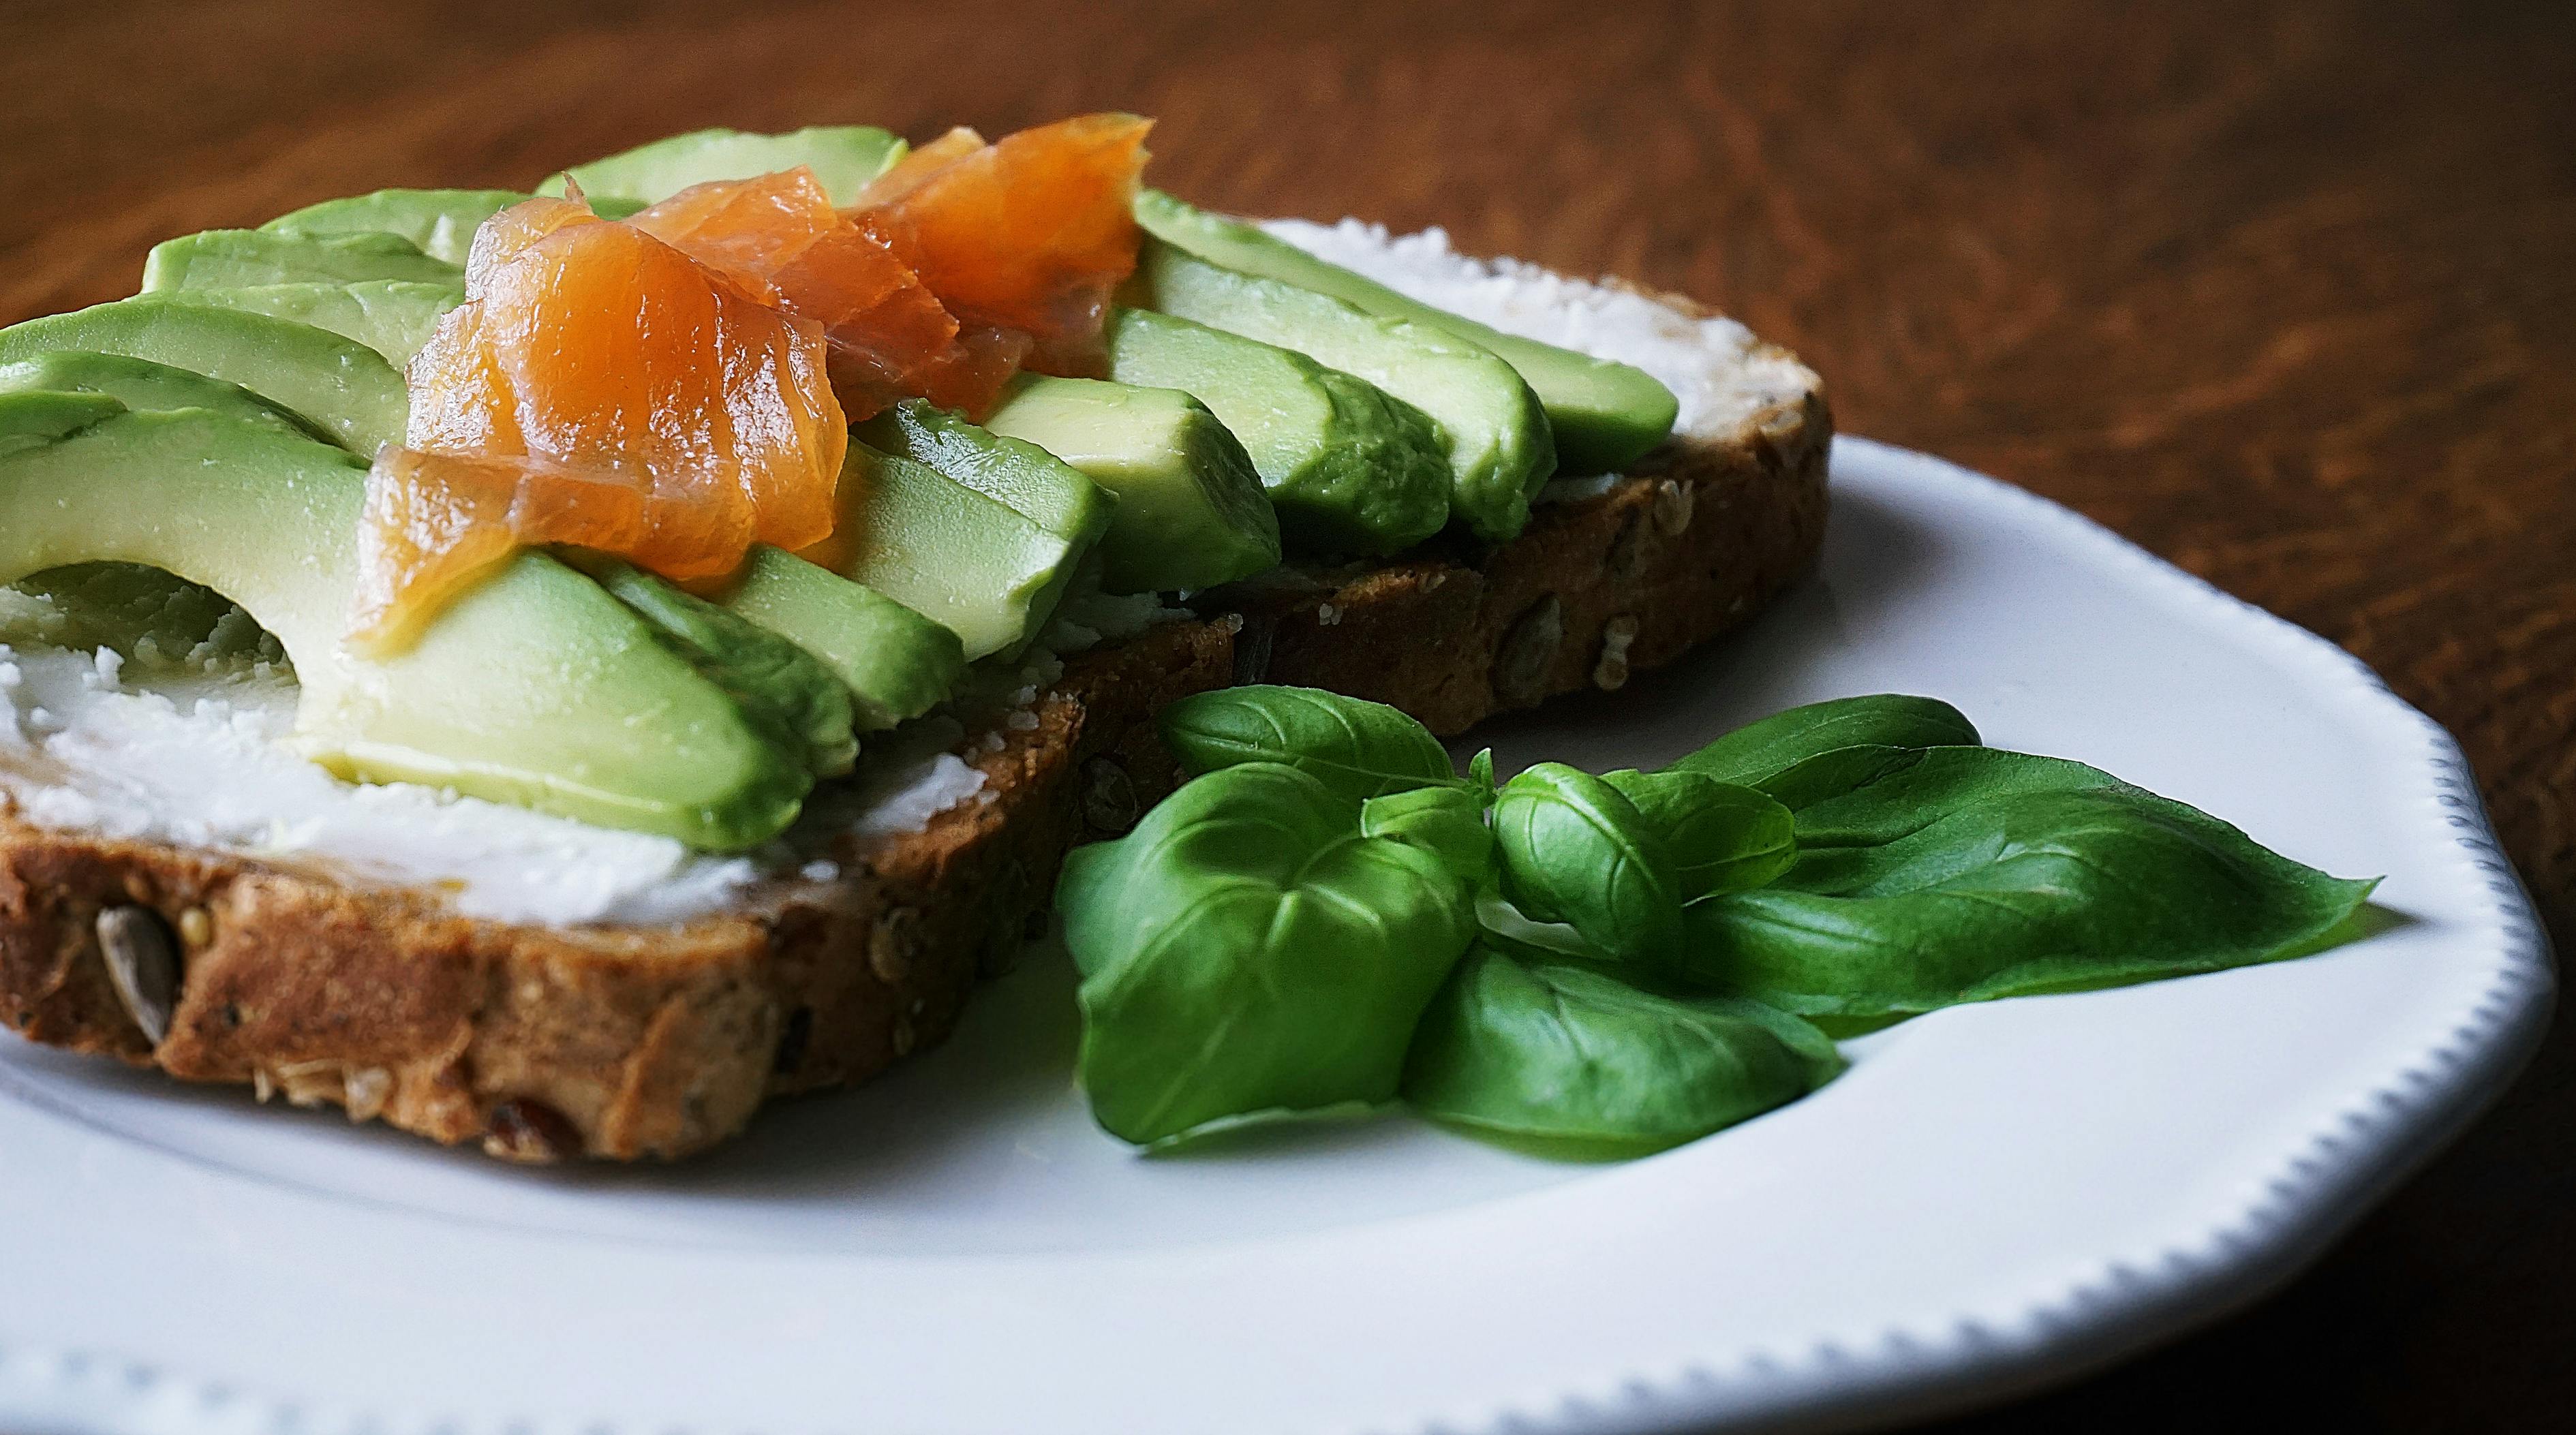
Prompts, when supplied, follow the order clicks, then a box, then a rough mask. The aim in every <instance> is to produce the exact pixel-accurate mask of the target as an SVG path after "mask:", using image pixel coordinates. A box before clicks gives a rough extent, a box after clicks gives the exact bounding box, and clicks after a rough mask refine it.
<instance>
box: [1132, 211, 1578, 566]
mask: <svg viewBox="0 0 2576 1435" xmlns="http://www.w3.org/2000/svg"><path fill="white" fill-rule="evenodd" d="M1134 282H1135V288H1136V292H1137V293H1138V294H1140V295H1142V296H1144V298H1145V300H1146V303H1145V307H1147V308H1151V309H1158V310H1160V311H1162V312H1163V313H1166V314H1171V315H1175V316H1177V317H1179V318H1183V319H1194V320H1196V321H1198V322H1199V323H1202V324H1208V325H1212V326H1214V327H1216V328H1219V329H1223V330H1226V331H1227V332H1229V333H1235V334H1241V335H1243V336H1244V337H1246V338H1250V339H1259V340H1261V341H1262V342H1263V343H1267V344H1277V345H1279V346H1280V347H1282V348H1287V349H1295V350H1296V351H1298V352H1299V353H1301V354H1305V355H1306V356H1308V357H1309V358H1312V359H1314V360H1315V361H1316V362H1317V363H1320V364H1324V365H1326V366H1328V367H1331V368H1335V369H1340V370H1341V371H1343V372H1344V373H1347V374H1352V375H1355V376H1357V377H1359V378H1363V379H1366V380H1368V381H1369V382H1370V383H1372V384H1375V385H1377V386H1378V387H1379V388H1382V389H1384V390H1386V391H1387V392H1388V393H1390V394H1393V395H1395V396H1396V397H1397V398H1399V399H1402V400H1404V401H1405V402H1406V403H1409V404H1412V405H1413V406H1414V407H1416V408H1419V409H1421V410H1422V411H1423V412H1424V413H1426V414H1429V415H1430V416H1431V417H1432V419H1433V421H1434V422H1436V423H1438V424H1439V425H1440V428H1441V431H1442V433H1443V434H1444V435H1445V436H1446V437H1447V438H1448V440H1449V509H1450V512H1451V514H1452V515H1453V516H1455V517H1457V518H1459V519H1461V520H1463V521H1464V522H1465V523H1466V524H1467V526H1468V527H1469V528H1471V529H1473V530H1474V531H1475V532H1476V534H1477V535H1478V536H1479V537H1483V538H1488V539H1493V540H1496V541H1500V540H1503V539H1508V538H1511V537H1513V536H1515V535H1517V534H1518V533H1519V532H1520V531H1521V528H1522V527H1523V526H1524V525H1525V524H1527V523H1528V522H1529V500H1530V496H1531V495H1532V494H1535V493H1536V492H1538V489H1539V485H1541V484H1543V483H1545V482H1546V481H1547V476H1548V475H1549V474H1551V473H1554V472H1555V471H1556V448H1555V440H1554V439H1553V438H1552V437H1551V436H1550V434H1549V431H1548V426H1547V414H1546V411H1545V410H1543V409H1541V408H1540V407H1539V402H1538V395H1536V394H1534V393H1532V392H1530V387H1529V385H1528V384H1527V383H1525V382H1523V381H1522V379H1521V376H1520V375H1519V374H1517V373H1515V372H1513V370H1512V366H1511V365H1509V364H1506V363H1504V362H1503V361H1502V360H1500V359H1498V358H1496V357H1494V356H1493V354H1492V353H1490V352H1488V351H1487V350H1485V349H1483V348H1481V347H1479V346H1478V345H1475V344H1471V343H1468V342H1467V341H1466V340H1464V339H1461V338H1458V337H1457V336H1456V335H1454V334H1450V333H1447V332H1445V331H1443V330H1440V329H1435V328H1433V327H1431V326H1430V325H1427V324H1417V323H1414V322H1413V321H1411V320H1409V319H1389V318H1384V317H1381V316H1379V315H1376V314H1370V313H1367V312H1365V311H1363V310H1361V309H1359V308H1356V307H1354V306H1352V305H1350V304H1346V303H1343V302H1342V301H1341V300H1339V299H1335V298H1333V297H1332V296H1330V295H1328V294H1318V293H1316V292H1315V291H1314V290H1312V289H1303V288H1299V287H1298V286H1296V285H1294V284H1287V283H1282V282H1281V281H1279V280H1276V279H1264V278H1260V277H1258V276H1256V275H1251V274H1244V273H1241V272H1239V271H1236V270H1232V269H1227V268H1223V267H1221V266H1219V265H1215V264H1210V263H1208V262H1207V261H1206V260H1204V259H1200V258H1198V257H1197V256H1195V255H1193V254H1191V253H1189V252H1188V251H1186V250H1183V249H1180V248H1177V247H1175V246H1173V245H1170V244H1166V243H1163V242H1162V241H1161V240H1158V239H1152V238H1148V239H1147V240H1146V241H1145V243H1144V247H1143V250H1142V251H1141V252H1140V253H1139V255H1138V256H1137V267H1136V279H1135V281H1134Z"/></svg>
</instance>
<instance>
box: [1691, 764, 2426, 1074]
mask: <svg viewBox="0 0 2576 1435" xmlns="http://www.w3.org/2000/svg"><path fill="white" fill-rule="evenodd" d="M1797 827H1798V842H1799V852H1798V858H1797V861H1796V862H1795V863H1794V864H1793V865H1792V866H1791V868H1790V870H1789V871H1788V872H1787V873H1786V874H1785V875H1783V876H1782V877H1781V878H1780V879H1779V881H1778V882H1776V883H1775V884H1774V885H1772V886H1771V887H1768V888H1765V889H1763V890H1760V891H1754V892H1743V893H1738V894H1735V895H1732V896H1723V897H1715V898H1711V899H1709V900H1707V901H1704V902H1700V903H1698V904H1695V905H1694V906H1692V907H1691V908H1690V911H1689V924H1690V929H1691V941H1690V943H1689V945H1688V948H1687V949H1686V953H1685V957H1684V964H1685V966H1686V967H1687V968H1688V970H1689V972H1690V975H1691V977H1692V979H1693V980H1694V981H1695V982H1696V983H1699V984H1702V985H1704V986H1706V987H1707V988H1709V989H1711V990H1716V991H1722V992H1728V993H1733V994H1736V995H1742V996H1748V997H1754V998H1757V999H1760V1000H1763V1001H1768V1002H1772V1003H1774V1004H1777V1005H1779V1006H1782V1007H1785V1008H1787V1009H1788V1010H1791V1011H1795V1012H1799V1013H1802V1014H1805V1015H1808V1016H1812V1017H1817V1018H1830V1019H1833V1020H1834V1021H1835V1022H1837V1023H1843V1022H1862V1021H1871V1020H1880V1019H1886V1018H1893V1017H1902V1016H1908V1015H1912V1014H1915V1013H1919V1012H1925V1011H1930V1010H1933V1009H1935V1008H1938V1007H1943V1006H1949V1005H1952V1004H1954V1003H1958V1002H1969V1001H1985V1000H1990V999H1993V998H1996V997H2006V996H2021V995H2029V994H2035V993H2041V992H2056V991H2080V990H2086V989H2091V988H2096V987H2106V986H2119V985H2125V984H2127V983H2131V982H2139V981H2149V980H2154V979H2157V978H2161V977H2172V976H2182V975H2186V974H2189V973H2194V972H2206V971H2216V970H2220V969H2223V968H2227V967H2235V966H2245V965H2249V964H2252V963H2256V962H2265V961H2272V960H2276V959H2279V958H2282V957H2286V956H2294V955H2299V954H2302V953H2305V952H2309V951H2314V950H2316V949H2317V948H2318V947H2319V945H2320V944H2330V943H2331V942H2333V941H2335V940H2338V939H2340V937H2341V936H2342V935H2344V934H2345V933H2347V932H2349V931H2350V930H2351V928H2350V927H2349V925H2348V924H2349V923H2350V922H2351V920H2352V919H2353V917H2354V916H2355V914H2356V913H2357V912H2358V911H2359V910H2360V908H2361V906H2362V903H2363V902H2364V900H2365V899H2366V898H2367V897H2368V896H2369V894H2370V891H2371V889H2372V887H2373V886H2375V885H2376V884H2375V882H2370V881H2348V880H2344V879H2340V878H2335V877H2330V876H2328V875H2326V874H2325V873H2323V872H2319V871H2317V870H2316V869H2314V868H2311V867H2307V866H2304V865H2302V864H2300V863H2298V862H2294V861H2291V860H2290V859H2288V858H2286V857H2283V856H2281V855H2279V854H2277V853H2274V852H2272V851H2270V850H2268V849H2266V848H2264V847H2263V846H2261V845H2260V844H2258V843H2256V842H2255V841H2254V840H2253V839H2251V838H2249V837H2247V836H2246V835H2245V834H2244V833H2243V832H2241V831H2238V830H2237V829H2236V828H2234V827H2232V826H2229V825H2228V824H2227V823H2225V822H2222V821H2220V820H2218V819H2217V818H2215V817H2211V816H2209V815H2208V814H2207V813H2204V812H2200V811H2198V810H2196V809H2194V808H2191V807H2187V806H2185V805H2183V804H2181V803H2179V802H2172V801H2169V800H2167V799H2165V798H2161V797H2158V796H2156V795H2155V794H2153V793H2150V792H2146V791H2144V790H2142V789H2140V788H2136V787H2132V786H2130V785H2128V784H2127V783H2123V782H2121V781H2119V780H2118V779H2116V778H2114V777H2112V776H2111V775H2110V774H2108V773H2105V772H2102V771H2100V770H2099V769H2096V768H2090V767H2086V766H2085V765H2083V764H2082V763H2076V762H2067V761H2064V760H2062V759H2058V758H2047V757H2034V756H2029V755H2027V754H2022V753H2009V752H1998V751H1995V750H1993V749H1990V748H1936V749H1932V750H1928V751H1921V752H1917V753H1915V754H1914V755H1913V757H1912V759H1911V760H1910V761H1902V762H1891V763H1890V764H1889V765H1888V767H1887V768H1886V770H1885V771H1883V772H1881V773H1880V774H1879V775H1878V776H1877V777H1875V778H1873V779H1871V780H1870V781H1867V782H1865V783H1862V784H1861V785H1859V786H1857V787H1855V788H1853V789H1852V790H1850V791H1848V792H1844V793H1840V794H1837V795H1833V796H1829V797H1825V798H1822V799H1820V800H1818V801H1815V802H1813V803H1811V804H1809V805H1807V806H1805V807H1802V808H1800V809H1799V810H1798V813H1797Z"/></svg>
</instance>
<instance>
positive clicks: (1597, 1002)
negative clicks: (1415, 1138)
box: [1404, 943, 1843, 1157]
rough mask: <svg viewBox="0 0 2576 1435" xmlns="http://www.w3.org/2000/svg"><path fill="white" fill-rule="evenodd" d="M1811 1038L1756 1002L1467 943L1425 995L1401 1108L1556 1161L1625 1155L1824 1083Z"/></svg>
mask: <svg viewBox="0 0 2576 1435" xmlns="http://www.w3.org/2000/svg"><path fill="white" fill-rule="evenodd" d="M1842 1067H1843V1061H1842V1058H1841V1056H1840V1055H1839V1054H1838V1053H1836V1052H1835V1050H1834V1045H1833V1043H1832V1042H1831V1041H1829V1040H1827V1039H1826V1038H1825V1036H1824V1034H1823V1033H1821V1032H1819V1031H1817V1030H1816V1029H1815V1028H1814V1027H1813V1026H1811V1025H1809V1024H1808V1023H1806V1022H1804V1021H1801V1020H1800V1019H1798V1018H1797V1017H1794V1016H1791V1015H1789V1014H1787V1013H1785V1012H1781V1011H1777V1010H1774V1009H1772V1008H1770V1007H1766V1006H1763V1005H1762V1004H1760V1003H1758V1002H1750V1001H1743V1000H1738V999H1730V998H1725V997H1709V998H1694V999H1680V998H1674V997H1665V996H1657V995H1654V994H1652V993H1648V992H1643V991H1639V990H1638V989H1636V988H1635V987H1632V986H1629V985H1628V984H1626V983H1624V982H1622V981H1619V980H1618V979H1617V978H1615V977H1612V976H1609V975H1607V974H1605V973H1602V972H1599V971H1596V970H1593V969H1591V968H1588V967H1583V966H1578V965H1573V964H1567V963H1555V962H1547V961H1544V960H1523V959H1519V958H1516V957H1515V956H1512V955H1507V954H1505V953H1504V952H1501V951H1498V950H1496V949H1495V948H1493V947H1492V946H1489V945H1485V944H1483V943H1479V944H1478V945H1477V946H1475V947H1473V948H1470V949H1469V951H1468V953H1467V956H1466V958H1465V959H1464V960H1462V961H1461V962H1459V964H1458V967H1457V970H1455V971H1453V972H1451V973H1450V975H1449V980H1448V982H1447V983H1446V984H1445V985H1443V986H1442V987H1441V989H1440V994H1439V995H1438V996H1437V997H1435V998H1433V1000H1432V1003H1431V1009H1430V1010H1429V1011H1428V1012H1426V1013H1424V1015H1423V1018H1422V1026H1421V1028H1420V1030H1419V1031H1417V1032H1416V1033H1415V1035H1414V1039H1413V1050H1412V1052H1411V1054H1410V1055H1409V1056H1408V1057H1407V1058H1406V1060H1405V1069H1404V1099H1405V1100H1406V1101H1407V1102H1409V1103H1410V1104H1412V1106H1413V1107H1414V1108H1415V1109H1417V1110H1419V1111H1420V1112H1422V1114H1424V1115H1426V1116H1429V1117H1431V1118H1432V1119H1434V1120H1437V1121H1444V1122H1449V1123H1452V1124H1455V1125H1458V1126H1462V1127H1465V1128H1467V1129H1469V1130H1471V1131H1474V1132H1478V1133H1483V1134H1490V1135H1496V1136H1501V1137H1504V1138H1506V1139H1509V1140H1511V1141H1513V1142H1514V1143H1515V1144H1524V1145H1531V1144H1535V1145H1538V1146H1540V1147H1541V1148H1542V1149H1547V1150H1551V1151H1553V1152H1555V1153H1557V1154H1565V1155H1585V1156H1595V1157H1610V1156H1635V1155H1643V1154H1645V1153H1646V1152H1649V1151H1659V1150H1662V1149H1664V1148H1665V1147H1668V1146H1675V1145H1679V1144H1680V1143H1682V1142H1684V1141H1689V1140H1693V1139H1695V1138H1697V1137H1700V1136H1705V1135H1707V1134H1708V1133H1710V1132H1712V1131H1715V1130H1718V1129H1720V1128H1721V1127H1726V1126H1731V1125H1733V1124H1735V1123H1736V1122H1738V1121H1742V1120H1744V1119H1745V1118H1747V1117H1750V1116H1756V1115H1759V1114H1761V1113H1762V1112H1765V1111H1768V1110H1770V1109H1772V1108H1773V1107H1776V1106H1781V1105H1784V1104H1786V1103H1788V1102H1791V1101H1795V1100H1797V1099H1798V1098H1799V1097H1801V1096H1804V1095H1806V1094H1807V1093H1808V1092H1811V1091H1813V1090H1815V1089H1816V1088H1817V1087H1820V1086H1822V1085H1824V1084H1825V1083H1826V1082H1827V1081H1830V1080H1832V1079H1833V1077H1834V1076H1835V1074H1836V1073H1838V1072H1840V1071H1841V1070H1842Z"/></svg>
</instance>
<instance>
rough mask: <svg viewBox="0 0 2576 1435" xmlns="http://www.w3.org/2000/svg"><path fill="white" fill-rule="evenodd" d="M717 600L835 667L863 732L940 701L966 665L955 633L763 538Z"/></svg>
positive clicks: (913, 714) (911, 715)
mask: <svg viewBox="0 0 2576 1435" xmlns="http://www.w3.org/2000/svg"><path fill="white" fill-rule="evenodd" d="M934 477H935V475H934ZM717 602H718V606H720V607H722V608H723V609H724V610H725V611H727V612H729V613H733V614H736V615H737V616H740V617H743V618H747V619H749V620H751V621H752V622H754V623H757V624H759V625H760V626H762V627H764V628H767V629H768V630H769V631H771V632H773V633H776V634H778V635H779V636H780V637H783V638H786V639H787V640H789V641H790V642H793V643H795V644H796V645H797V646H798V647H801V648H803V649H804V650H805V651H806V652H807V653H810V654H812V655H813V656H814V657H815V658H816V659H818V660H820V661H821V663H822V664H823V666H825V667H826V668H829V669H830V670H831V671H832V672H833V673H834V674H836V675H837V676H838V677H839V678H840V680H841V682H842V683H843V685H844V686H846V687H847V688H848V690H849V701H850V708H851V714H852V717H853V718H854V719H855V720H856V722H857V724H858V727H859V730H860V731H862V732H874V731H877V730H879V729H882V728H890V727H892V726H894V725H895V724H896V723H899V722H902V721H903V720H904V719H906V718H916V717H919V716H921V715H922V714H923V713H926V712H928V711H930V710H931V709H932V708H934V707H937V706H938V705H939V704H941V703H943V702H946V701H947V700H948V695H949V693H950V692H951V691H952V690H953V689H955V687H956V686H957V679H958V678H959V677H960V676H962V675H963V674H964V673H965V671H966V648H965V645H964V644H963V643H962V642H960V641H959V640H958V637H957V635H956V634H955V633H953V632H951V631H949V630H948V629H947V628H945V627H942V626H941V625H939V624H937V623H934V622H932V621H931V620H930V619H928V618H925V617H923V616H922V615H921V614H919V613H916V612H914V611H913V610H911V609H910V608H907V607H905V606H904V605H902V604H901V603H898V602H896V601H895V600H893V599H892V598H889V597H887V596H886V595H884V594H883V593H880V592H878V591H876V590H875V589H873V588H870V587H868V586H867V585H866V584H864V583H854V582H852V581H850V580H849V579H847V578H844V577H842V576H841V575H839V574H837V573H834V572H833V571H831V570H830V569H828V568H824V567H821V566H819V565H817V564H814V563H809V562H807V561H806V560H804V559H802V558H799V557H797V556H796V555H795V554H792V553H789V552H787V551H786V550H784V549H780V548H772V547H770V546H769V545H768V544H766V543H761V544H755V545H753V547H752V550H751V556H750V558H749V560H748V561H746V562H745V564H744V565H743V571H742V573H741V574H740V576H739V577H738V578H737V579H736V580H735V582H734V586H733V587H732V589H731V590H730V591H728V592H727V593H725V594H724V595H723V597H721V598H720V599H718V600H717Z"/></svg>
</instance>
